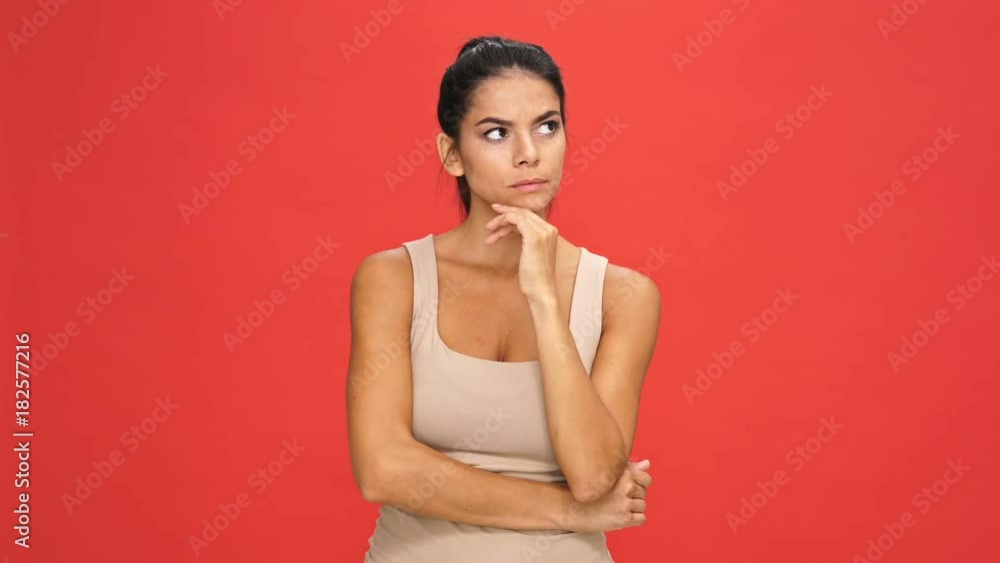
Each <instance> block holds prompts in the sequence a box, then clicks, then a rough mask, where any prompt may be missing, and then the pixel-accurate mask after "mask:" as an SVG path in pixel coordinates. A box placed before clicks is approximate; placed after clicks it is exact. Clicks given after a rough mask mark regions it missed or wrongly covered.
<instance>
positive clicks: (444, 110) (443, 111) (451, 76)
mask: <svg viewBox="0 0 1000 563" xmlns="http://www.w3.org/2000/svg"><path fill="white" fill-rule="evenodd" d="M512 71H521V72H527V73H530V74H534V75H536V76H538V77H539V78H541V79H543V80H545V81H547V82H548V83H549V84H551V85H552V88H553V89H555V91H556V94H557V95H558V96H559V111H560V113H561V114H562V121H563V126H564V127H565V123H566V91H565V89H564V88H563V82H562V73H561V72H560V70H559V67H558V66H557V65H556V63H555V61H553V60H552V57H551V56H549V54H548V53H547V52H545V49H543V48H541V47H540V46H538V45H534V44H532V43H523V42H521V41H515V40H513V39H507V38H505V37H499V36H496V35H488V36H482V37H476V38H474V39H471V40H470V41H468V42H467V43H466V44H465V45H463V46H462V49H461V50H459V52H458V57H457V58H456V59H455V62H454V63H453V64H451V65H450V66H449V67H448V68H447V69H446V70H445V71H444V76H443V77H442V78H441V93H440V96H439V97H438V106H437V116H438V124H439V125H440V126H441V130H442V131H443V132H444V133H445V134H447V135H448V136H449V137H451V138H452V139H454V140H455V144H453V145H452V150H455V149H456V148H457V146H458V138H459V129H460V125H461V123H462V119H463V118H464V117H465V115H466V114H467V113H468V112H469V105H470V102H471V99H472V96H473V94H475V92H476V88H478V87H479V85H480V84H482V83H483V82H485V81H486V80H488V79H490V78H494V77H496V76H501V75H503V74H505V73H508V72H512ZM458 196H459V199H460V200H461V202H462V207H463V209H464V210H465V214H466V215H468V213H469V207H470V205H471V197H472V196H471V193H470V191H469V181H468V180H467V179H466V178H465V176H464V175H463V176H459V177H458Z"/></svg>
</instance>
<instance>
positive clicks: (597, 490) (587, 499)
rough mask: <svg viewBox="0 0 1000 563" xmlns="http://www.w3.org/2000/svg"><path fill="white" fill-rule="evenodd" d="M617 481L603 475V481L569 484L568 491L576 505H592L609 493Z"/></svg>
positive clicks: (594, 480) (593, 480) (592, 480)
mask: <svg viewBox="0 0 1000 563" xmlns="http://www.w3.org/2000/svg"><path fill="white" fill-rule="evenodd" d="M617 481H618V480H617V479H608V475H605V476H604V478H603V479H591V480H589V482H587V481H585V482H583V483H581V484H577V485H573V484H570V487H569V491H570V493H571V494H572V495H573V500H574V501H576V502H577V503H578V504H594V503H595V502H597V501H599V500H601V499H602V498H604V496H605V495H607V494H608V493H609V492H611V490H612V489H613V488H614V486H615V483H616V482H617Z"/></svg>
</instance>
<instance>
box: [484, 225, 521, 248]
mask: <svg viewBox="0 0 1000 563" xmlns="http://www.w3.org/2000/svg"><path fill="white" fill-rule="evenodd" d="M515 230H516V229H515V228H514V227H500V228H499V229H497V230H495V231H493V233H491V234H490V236H488V237H486V240H485V241H483V242H485V243H486V244H493V243H495V242H496V241H498V240H500V239H502V238H503V237H504V235H507V234H509V233H510V232H512V231H515Z"/></svg>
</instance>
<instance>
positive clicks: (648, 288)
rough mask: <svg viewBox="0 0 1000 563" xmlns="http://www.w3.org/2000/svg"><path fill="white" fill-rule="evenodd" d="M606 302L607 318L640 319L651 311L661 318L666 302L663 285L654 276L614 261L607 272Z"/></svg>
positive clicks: (604, 299)
mask: <svg viewBox="0 0 1000 563" xmlns="http://www.w3.org/2000/svg"><path fill="white" fill-rule="evenodd" d="M603 302H604V315H605V318H606V320H613V319H616V318H625V319H637V318H641V317H645V316H649V315H651V314H652V315H653V316H654V317H655V318H657V319H658V318H659V315H660V308H661V306H662V299H661V296H660V288H659V287H658V286H657V285H656V282H655V281H653V279H652V278H650V277H649V276H647V275H645V274H643V273H641V272H638V271H636V270H633V269H631V268H626V267H625V266H619V265H617V264H612V263H610V262H609V263H608V267H607V271H606V272H605V274H604V297H603Z"/></svg>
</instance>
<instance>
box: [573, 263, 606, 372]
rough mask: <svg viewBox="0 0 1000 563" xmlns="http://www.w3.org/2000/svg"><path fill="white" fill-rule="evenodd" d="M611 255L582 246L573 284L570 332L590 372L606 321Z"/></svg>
mask: <svg viewBox="0 0 1000 563" xmlns="http://www.w3.org/2000/svg"><path fill="white" fill-rule="evenodd" d="M607 268H608V259H607V258H606V257H604V256H601V255H600V254H594V253H593V252H590V251H589V250H587V249H586V248H584V247H580V266H579V269H578V271H577V275H576V283H575V284H574V287H573V304H572V307H571V309H570V332H571V333H572V335H573V340H574V342H575V343H576V347H577V350H579V352H580V359H581V360H583V365H584V367H586V368H587V373H588V374H589V373H590V369H591V366H592V365H593V363H594V358H595V357H596V356H597V345H598V343H599V342H600V340H601V329H602V327H603V324H604V275H605V273H606V272H607Z"/></svg>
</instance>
